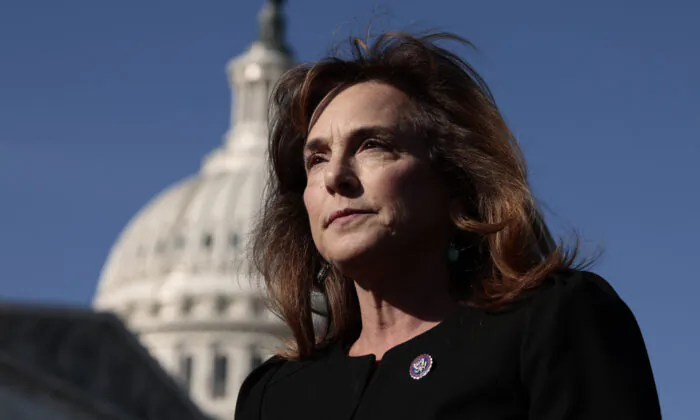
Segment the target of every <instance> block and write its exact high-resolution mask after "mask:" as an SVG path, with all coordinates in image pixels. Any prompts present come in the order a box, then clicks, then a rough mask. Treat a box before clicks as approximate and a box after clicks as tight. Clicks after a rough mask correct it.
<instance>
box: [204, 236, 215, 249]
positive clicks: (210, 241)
mask: <svg viewBox="0 0 700 420" xmlns="http://www.w3.org/2000/svg"><path fill="white" fill-rule="evenodd" d="M202 245H203V246H204V248H205V249H211V247H212V245H214V237H213V236H212V235H211V234H210V233H207V234H206V235H204V238H202Z"/></svg>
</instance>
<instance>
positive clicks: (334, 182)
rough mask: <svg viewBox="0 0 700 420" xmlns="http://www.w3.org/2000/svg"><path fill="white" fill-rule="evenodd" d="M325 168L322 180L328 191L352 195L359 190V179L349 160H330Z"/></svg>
mask: <svg viewBox="0 0 700 420" xmlns="http://www.w3.org/2000/svg"><path fill="white" fill-rule="evenodd" d="M325 170H326V172H325V173H324V182H325V184H326V189H327V190H328V192H329V193H331V194H340V195H344V196H353V195H357V194H358V192H359V191H360V186H361V183H360V179H359V178H358V177H357V173H356V172H355V170H354V169H353V167H352V164H351V162H348V161H347V160H344V159H343V160H340V159H338V160H335V161H331V162H328V164H327V165H326V168H325Z"/></svg>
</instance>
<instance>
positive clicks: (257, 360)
mask: <svg viewBox="0 0 700 420" xmlns="http://www.w3.org/2000/svg"><path fill="white" fill-rule="evenodd" d="M251 353H252V354H251V356H250V369H251V370H253V369H255V368H257V367H258V366H260V365H262V363H263V360H262V357H260V353H258V352H257V351H256V350H255V348H252V349H251Z"/></svg>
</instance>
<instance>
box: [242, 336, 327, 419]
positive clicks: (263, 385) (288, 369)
mask: <svg viewBox="0 0 700 420" xmlns="http://www.w3.org/2000/svg"><path fill="white" fill-rule="evenodd" d="M328 354H329V351H328V350H326V349H324V350H319V352H318V354H317V355H316V356H315V357H313V358H310V359H308V360H302V361H298V360H290V359H285V358H284V357H282V356H273V357H271V358H270V359H268V360H267V361H266V362H265V363H263V364H262V365H260V366H259V367H257V368H256V369H254V370H253V371H252V372H251V373H250V374H249V375H248V377H247V378H246V379H245V380H244V381H243V384H242V385H241V388H240V390H239V392H238V399H237V401H236V416H235V418H236V419H237V420H245V419H253V418H255V419H257V418H259V412H260V409H261V407H262V403H263V398H264V397H265V395H266V393H267V391H268V389H269V387H270V386H272V385H273V384H276V383H278V382H280V381H281V380H282V379H285V378H287V377H289V376H294V375H295V374H296V373H298V372H299V371H302V370H305V368H308V367H310V366H314V365H316V364H318V362H319V361H320V360H324V359H326V358H327V357H328Z"/></svg>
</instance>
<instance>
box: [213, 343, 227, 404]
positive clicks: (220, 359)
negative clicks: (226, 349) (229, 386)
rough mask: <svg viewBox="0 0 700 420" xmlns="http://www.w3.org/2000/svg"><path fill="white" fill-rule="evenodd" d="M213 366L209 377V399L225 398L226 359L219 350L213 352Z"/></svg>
mask: <svg viewBox="0 0 700 420" xmlns="http://www.w3.org/2000/svg"><path fill="white" fill-rule="evenodd" d="M213 362H214V365H213V371H212V376H211V379H212V381H211V397H212V398H213V399H219V398H223V397H225V396H226V382H227V379H228V357H226V355H225V354H222V353H221V351H220V350H218V349H215V350H214V360H213Z"/></svg>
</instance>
